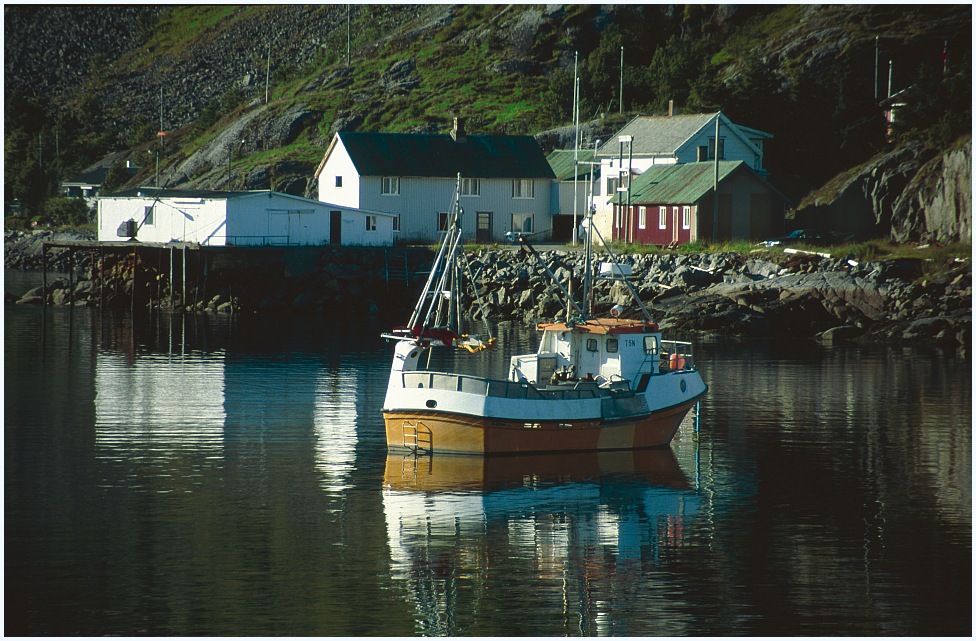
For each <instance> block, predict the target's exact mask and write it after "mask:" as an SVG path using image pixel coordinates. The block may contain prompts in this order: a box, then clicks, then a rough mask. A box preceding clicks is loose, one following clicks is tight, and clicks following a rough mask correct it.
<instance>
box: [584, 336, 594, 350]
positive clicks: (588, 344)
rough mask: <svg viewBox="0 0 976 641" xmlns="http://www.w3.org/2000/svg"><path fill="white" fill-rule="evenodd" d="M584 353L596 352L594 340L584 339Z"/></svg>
mask: <svg viewBox="0 0 976 641" xmlns="http://www.w3.org/2000/svg"><path fill="white" fill-rule="evenodd" d="M586 351H588V352H595V351H596V339H595V338H587V339H586Z"/></svg>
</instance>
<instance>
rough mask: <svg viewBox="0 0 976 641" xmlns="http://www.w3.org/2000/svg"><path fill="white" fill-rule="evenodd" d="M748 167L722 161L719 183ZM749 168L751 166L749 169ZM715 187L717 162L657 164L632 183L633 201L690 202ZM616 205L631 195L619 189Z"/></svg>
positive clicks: (634, 202) (720, 162) (686, 203)
mask: <svg viewBox="0 0 976 641" xmlns="http://www.w3.org/2000/svg"><path fill="white" fill-rule="evenodd" d="M742 168H747V167H746V164H745V163H744V162H742V161H741V160H720V161H719V163H718V179H719V182H722V181H723V180H725V179H726V178H727V177H728V176H729V175H730V174H732V173H733V172H735V171H738V170H739V169H742ZM747 169H748V168H747ZM714 186H715V162H714V161H711V162H691V163H684V164H679V165H654V166H653V167H651V168H650V169H648V170H647V171H645V172H644V173H643V174H641V175H640V176H635V177H634V182H633V184H632V185H631V194H630V201H629V202H630V204H632V205H633V204H637V203H646V204H656V203H662V204H674V205H688V204H691V203H694V202H698V201H699V200H700V199H701V198H702V196H704V195H705V194H707V193H708V192H710V191H711V190H712V188H713V187H714ZM613 202H614V203H615V204H618V205H619V204H621V203H627V202H628V201H627V194H626V193H625V192H617V195H616V196H614V197H613Z"/></svg>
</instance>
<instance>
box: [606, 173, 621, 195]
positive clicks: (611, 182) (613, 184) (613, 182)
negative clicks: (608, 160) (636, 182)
mask: <svg viewBox="0 0 976 641" xmlns="http://www.w3.org/2000/svg"><path fill="white" fill-rule="evenodd" d="M619 184H620V178H619V177H618V176H614V177H613V178H607V196H611V197H612V196H614V195H616V193H617V185H619Z"/></svg>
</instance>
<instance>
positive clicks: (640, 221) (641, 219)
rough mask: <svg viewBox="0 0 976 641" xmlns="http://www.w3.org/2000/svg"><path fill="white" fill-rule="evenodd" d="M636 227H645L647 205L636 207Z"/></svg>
mask: <svg viewBox="0 0 976 641" xmlns="http://www.w3.org/2000/svg"><path fill="white" fill-rule="evenodd" d="M637 228H638V229H647V207H638V208H637Z"/></svg>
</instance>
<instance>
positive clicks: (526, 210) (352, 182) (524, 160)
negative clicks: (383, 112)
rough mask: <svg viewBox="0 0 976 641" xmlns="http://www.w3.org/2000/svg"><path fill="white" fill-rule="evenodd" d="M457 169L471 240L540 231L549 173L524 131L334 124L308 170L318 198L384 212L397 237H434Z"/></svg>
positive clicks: (548, 214)
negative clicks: (353, 128)
mask: <svg viewBox="0 0 976 641" xmlns="http://www.w3.org/2000/svg"><path fill="white" fill-rule="evenodd" d="M459 174H460V176H461V198H460V202H461V207H462V209H463V211H464V216H463V218H462V229H463V230H464V232H465V236H466V237H467V238H469V239H471V240H477V241H479V242H492V241H500V240H503V239H504V235H505V233H506V232H508V231H512V230H515V231H521V232H528V233H533V234H538V235H539V238H547V237H548V235H549V233H550V230H551V228H552V211H551V208H550V199H551V198H552V197H553V196H552V184H553V180H554V179H555V174H553V171H552V169H551V168H550V167H549V163H548V162H546V158H545V156H544V155H543V153H542V149H541V148H540V147H539V144H538V143H537V142H536V140H535V138H533V137H531V136H479V135H469V134H466V133H465V132H464V127H463V120H461V119H459V118H458V119H455V123H454V130H453V131H452V132H451V133H450V134H433V135H431V134H384V133H364V132H345V131H343V132H339V133H337V134H335V136H334V137H333V138H332V142H331V143H330V144H329V148H328V150H327V151H326V153H325V156H324V157H323V158H322V161H321V162H320V163H319V166H318V169H317V170H316V172H315V179H316V181H317V182H318V187H319V193H318V197H319V200H322V201H327V202H332V203H339V204H341V205H343V206H346V207H353V208H363V209H367V210H371V211H382V212H386V213H388V214H390V215H392V216H395V218H394V224H395V233H396V234H397V239H398V240H399V241H404V242H409V241H420V242H434V241H436V240H438V238H439V237H440V233H441V232H442V231H443V230H444V229H445V228H446V225H447V222H448V214H449V212H451V210H452V208H453V206H454V200H455V191H456V188H457V180H458V175H459Z"/></svg>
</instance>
